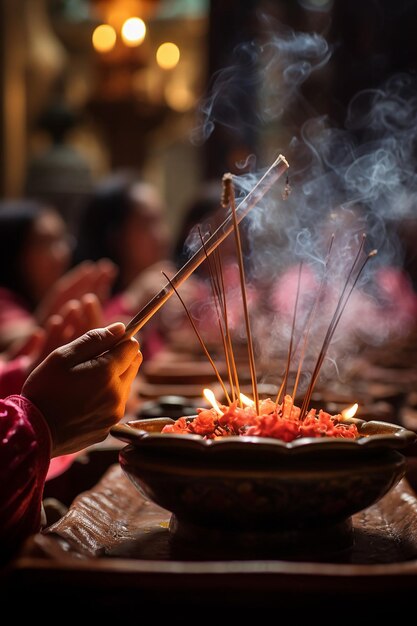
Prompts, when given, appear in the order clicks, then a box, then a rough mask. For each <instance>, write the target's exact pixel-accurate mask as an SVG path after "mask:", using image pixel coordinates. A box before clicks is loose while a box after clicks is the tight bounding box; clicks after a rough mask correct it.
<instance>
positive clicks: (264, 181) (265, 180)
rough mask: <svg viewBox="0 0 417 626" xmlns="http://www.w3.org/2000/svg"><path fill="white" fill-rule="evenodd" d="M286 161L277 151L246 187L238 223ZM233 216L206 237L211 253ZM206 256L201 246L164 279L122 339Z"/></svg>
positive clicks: (129, 325) (127, 327) (279, 174)
mask: <svg viewBox="0 0 417 626" xmlns="http://www.w3.org/2000/svg"><path fill="white" fill-rule="evenodd" d="M288 167H289V165H288V162H287V160H286V158H285V157H284V156H282V154H280V155H279V156H278V158H277V159H276V160H275V161H274V163H272V165H271V166H270V167H269V168H268V170H267V171H266V172H265V174H264V175H263V176H262V178H260V180H259V181H258V182H257V183H256V185H254V187H253V188H252V189H251V190H250V191H249V193H248V195H247V196H246V197H245V198H244V199H243V200H242V201H241V202H240V203H239V205H238V206H237V208H236V218H237V221H238V223H239V222H241V220H243V218H244V217H245V216H246V215H247V214H248V213H249V211H251V210H252V209H253V208H254V207H255V206H256V205H257V204H258V202H259V201H260V200H261V199H262V198H263V196H264V195H265V194H266V193H267V191H269V189H270V188H271V187H272V185H273V184H274V182H275V181H277V180H278V179H279V178H280V176H282V174H283V173H284V172H285V171H286V170H287V169H288ZM233 228H234V226H233V217H232V215H229V216H228V217H227V218H226V219H225V220H224V221H223V223H222V224H220V226H219V227H218V228H217V230H215V232H214V233H213V234H212V236H211V237H210V238H209V239H208V240H207V241H206V250H207V254H211V253H212V252H213V250H215V249H216V248H217V246H218V245H219V244H220V243H221V242H222V241H224V239H226V237H228V235H230V233H231V232H232V230H233ZM205 258H206V253H205V251H204V249H203V248H202V247H201V248H199V249H198V250H197V252H196V253H195V254H194V255H193V256H192V257H191V259H189V260H188V261H187V262H186V263H185V264H184V265H183V266H182V267H181V268H180V269H179V270H178V272H177V273H176V274H175V276H173V277H172V279H171V282H168V283H167V284H166V285H165V286H164V287H163V288H162V289H161V290H160V291H159V292H158V293H157V294H155V296H154V297H153V298H152V299H151V300H150V301H149V302H148V303H147V304H146V305H145V306H144V307H143V308H142V309H141V310H140V311H139V313H137V315H135V317H133V318H132V319H131V320H130V322H129V323H128V324H127V326H126V331H125V334H124V335H123V341H124V340H126V339H128V338H129V337H132V336H133V335H134V334H135V333H137V332H138V330H140V329H141V328H142V327H143V326H144V325H145V324H146V322H148V321H149V320H150V319H151V317H153V315H155V313H156V312H157V311H158V310H159V309H160V308H161V306H162V305H163V304H165V302H166V301H167V300H168V299H169V298H170V297H171V296H172V294H173V293H174V286H175V287H177V288H178V287H179V286H180V285H182V283H183V282H184V281H185V280H187V278H188V277H189V276H191V274H192V273H193V272H194V271H195V270H196V269H197V267H198V266H199V265H200V264H201V263H202V262H203V261H204V259H205Z"/></svg>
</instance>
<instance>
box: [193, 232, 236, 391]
mask: <svg viewBox="0 0 417 626" xmlns="http://www.w3.org/2000/svg"><path fill="white" fill-rule="evenodd" d="M198 234H199V236H200V240H201V245H202V246H203V248H204V251H205V252H206V249H205V246H206V244H205V241H204V238H203V235H202V233H201V229H200V227H199V228H198ZM217 252H218V249H217V250H216V252H215V254H214V257H216V253H217ZM206 262H207V264H208V268H209V274H210V284H211V290H212V293H213V300H214V306H215V309H216V314H217V320H218V323H219V331H220V336H221V339H222V344H223V352H224V357H225V359H226V367H227V374H228V378H229V385H230V392H231V394H232V401H233V402H234V401H235V399H236V395H235V388H234V385H233V375H232V368H231V365H230V357H229V349H228V345H227V340H226V337H225V335H226V336H227V334H228V322H227V309H226V298H225V297H223V299H222V293H221V289H220V284H219V282H220V281H219V277H218V275H217V271H216V270H217V267H216V264H215V268H214V269H213V266H212V263H211V259H210V257H209V255H208V254H207V252H206ZM223 295H224V294H223ZM220 313H221V314H222V315H221V314H220ZM222 316H223V323H224V327H225V328H224V330H223V326H222V322H221V318H222Z"/></svg>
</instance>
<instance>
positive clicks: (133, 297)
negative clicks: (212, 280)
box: [75, 171, 175, 359]
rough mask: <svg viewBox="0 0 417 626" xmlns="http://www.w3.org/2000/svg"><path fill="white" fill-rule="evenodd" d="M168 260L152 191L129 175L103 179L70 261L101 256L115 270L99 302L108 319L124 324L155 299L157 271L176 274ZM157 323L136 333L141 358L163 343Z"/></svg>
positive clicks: (160, 210) (165, 232) (159, 282)
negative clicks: (104, 298)
mask: <svg viewBox="0 0 417 626" xmlns="http://www.w3.org/2000/svg"><path fill="white" fill-rule="evenodd" d="M169 256H170V241H169V229H168V224H167V219H166V215H165V207H164V205H163V202H162V198H161V196H160V194H159V193H158V191H157V189H156V188H155V187H154V186H153V185H151V184H149V183H147V182H144V181H143V180H141V179H140V178H138V177H137V176H136V175H135V174H134V173H133V172H124V171H122V172H116V173H114V174H111V175H110V176H108V177H106V178H105V179H103V180H102V181H101V182H100V183H99V184H98V185H97V187H96V189H95V190H94V192H93V193H92V196H91V198H90V199H89V201H88V203H87V204H86V206H85V207H84V210H83V212H82V214H81V219H80V224H79V229H78V233H77V237H76V248H75V261H76V262H77V263H82V262H84V263H85V262H100V260H101V259H103V258H105V259H109V260H111V261H112V262H113V263H114V264H115V266H116V267H117V276H116V279H115V281H114V283H113V285H112V293H111V297H110V298H109V299H108V300H107V302H106V303H105V304H104V315H105V317H106V319H107V320H108V321H113V320H115V319H118V320H122V321H124V322H127V321H129V320H130V319H131V318H132V317H133V316H134V315H135V314H136V313H137V312H138V311H139V310H140V309H141V308H142V307H143V306H144V305H145V304H146V303H147V302H148V301H149V300H150V299H151V298H152V297H153V296H154V295H155V293H156V292H157V291H158V290H159V289H160V288H161V287H162V286H163V285H164V284H165V282H166V281H165V279H164V277H163V276H162V274H161V270H164V271H165V272H166V273H167V274H168V275H169V276H172V275H173V274H174V273H175V267H174V265H173V263H171V262H170V261H169ZM169 308H170V305H169V304H168V310H169ZM165 313H166V311H164V314H165ZM160 322H161V317H160V316H159V315H158V316H157V317H156V318H155V319H153V320H151V322H150V323H149V324H147V325H146V328H144V329H143V331H142V332H141V345H142V349H143V352H144V356H145V358H146V359H149V358H151V357H153V356H154V355H155V354H156V353H157V352H158V351H159V350H160V349H161V347H163V345H164V330H163V328H162V326H161V324H160Z"/></svg>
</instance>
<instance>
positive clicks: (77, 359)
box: [61, 322, 137, 366]
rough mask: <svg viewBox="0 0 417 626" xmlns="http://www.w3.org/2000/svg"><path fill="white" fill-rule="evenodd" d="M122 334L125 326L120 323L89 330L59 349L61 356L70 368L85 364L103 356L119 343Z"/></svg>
mask: <svg viewBox="0 0 417 626" xmlns="http://www.w3.org/2000/svg"><path fill="white" fill-rule="evenodd" d="M124 332H125V325H124V324H122V322H116V323H115V324H111V325H110V326H107V327H105V328H95V329H93V330H89V331H88V332H87V333H85V334H84V335H82V336H81V337H78V339H75V340H74V341H71V343H69V344H67V345H66V346H63V347H62V349H61V356H64V358H65V359H66V361H68V362H69V365H70V366H75V365H79V364H81V363H85V362H86V361H89V360H90V359H97V358H98V357H99V356H100V355H103V352H106V351H107V350H110V348H112V347H113V346H114V345H115V344H116V343H117V342H118V341H120V339H121V338H122V337H123V335H124ZM124 343H127V342H124ZM122 345H123V344H120V346H122ZM136 351H137V347H136ZM122 355H123V350H122ZM104 356H105V355H103V357H104ZM132 356H133V355H132Z"/></svg>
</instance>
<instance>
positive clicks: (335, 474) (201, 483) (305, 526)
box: [111, 418, 417, 548]
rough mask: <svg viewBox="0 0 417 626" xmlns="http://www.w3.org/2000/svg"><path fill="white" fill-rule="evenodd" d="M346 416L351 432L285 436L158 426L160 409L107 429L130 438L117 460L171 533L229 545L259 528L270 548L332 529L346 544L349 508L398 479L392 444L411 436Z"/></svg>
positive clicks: (400, 465) (401, 462)
mask: <svg viewBox="0 0 417 626" xmlns="http://www.w3.org/2000/svg"><path fill="white" fill-rule="evenodd" d="M190 419H191V418H190ZM346 421H347V422H354V423H355V424H356V425H357V427H358V430H359V433H360V437H359V438H357V439H355V440H352V439H335V438H318V439H310V438H304V439H296V440H294V441H292V442H291V443H284V442H282V441H280V440H277V439H270V438H260V437H227V438H222V439H203V438H202V437H199V436H197V435H174V434H169V433H167V434H162V433H161V430H162V428H163V426H164V425H166V424H171V423H173V420H171V419H169V418H157V419H149V420H137V421H132V422H128V423H126V424H119V425H117V426H114V427H113V428H112V431H111V432H112V434H113V435H114V436H115V437H117V438H119V439H121V440H122V441H125V442H127V443H129V444H130V445H128V446H127V447H125V448H123V449H122V450H121V451H120V457H119V459H120V464H121V467H122V469H123V470H124V472H125V473H126V475H127V476H128V477H129V478H130V480H131V481H132V482H133V484H134V485H135V486H136V488H137V489H138V490H139V492H140V493H141V494H142V495H145V496H146V498H148V499H150V500H152V501H153V502H155V503H157V504H158V505H160V506H161V507H163V508H165V509H167V510H168V511H171V512H172V514H173V516H172V518H171V526H170V529H171V531H172V532H173V534H174V535H175V536H176V537H179V538H182V539H185V540H186V541H190V540H191V539H194V540H195V539H196V538H197V539H198V538H200V540H201V541H203V540H204V541H205V542H207V541H208V538H209V537H216V538H218V537H222V538H223V540H225V538H226V537H227V542H228V543H229V544H230V542H232V543H233V542H235V541H236V538H237V537H242V536H243V537H245V541H246V543H247V542H249V543H252V544H253V543H254V537H259V536H262V537H263V540H265V541H266V543H267V544H268V545H269V547H272V546H273V545H279V546H281V548H282V547H283V546H284V545H285V546H286V547H288V546H289V545H291V543H293V544H294V545H295V544H296V545H297V546H299V545H302V544H303V541H304V543H305V545H309V546H310V545H311V540H312V539H313V537H314V540H316V541H317V538H318V536H319V535H318V534H320V536H321V539H320V541H321V543H323V541H326V540H327V539H328V538H329V537H331V536H337V537H338V541H339V540H340V541H341V543H340V541H339V547H340V546H342V547H346V545H347V544H349V542H350V540H351V516H352V515H353V514H354V513H357V512H359V511H361V510H362V509H365V508H367V507H368V506H370V505H372V504H373V503H375V502H376V501H378V500H379V499H380V498H382V496H384V495H385V494H386V493H387V492H388V491H389V490H390V489H391V488H392V487H394V486H395V485H396V484H397V483H398V482H399V480H400V479H401V478H402V476H403V475H404V473H405V458H404V456H403V455H402V454H400V453H399V452H398V450H397V449H398V448H403V447H406V446H407V445H409V444H411V443H413V442H414V441H415V440H416V438H417V437H416V435H415V434H414V433H413V432H411V431H408V430H406V429H404V428H401V427H399V426H396V425H394V424H389V423H386V422H377V421H370V422H365V421H363V420H359V419H357V418H352V419H350V420H346ZM339 531H340V532H339ZM265 538H266V539H265ZM277 538H278V539H277ZM300 538H301V539H300ZM265 541H264V543H265ZM277 541H278V544H277ZM300 541H301V543H300ZM255 543H256V541H255Z"/></svg>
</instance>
